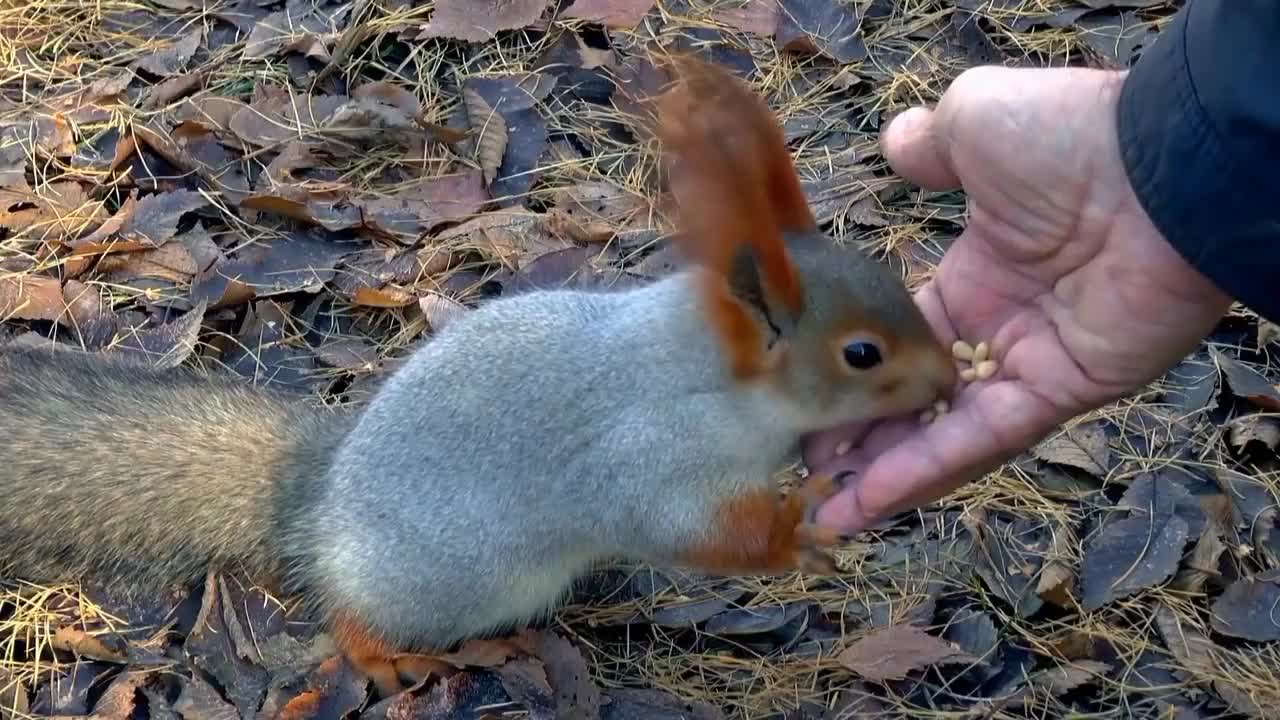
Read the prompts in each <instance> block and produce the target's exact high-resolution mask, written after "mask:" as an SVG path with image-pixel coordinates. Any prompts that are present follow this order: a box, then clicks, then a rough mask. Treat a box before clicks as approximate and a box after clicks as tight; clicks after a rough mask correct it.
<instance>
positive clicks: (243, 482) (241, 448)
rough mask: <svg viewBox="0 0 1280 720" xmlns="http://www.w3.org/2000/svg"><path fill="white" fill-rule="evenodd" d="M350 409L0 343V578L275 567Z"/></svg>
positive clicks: (141, 584)
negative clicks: (0, 345) (332, 408)
mask: <svg viewBox="0 0 1280 720" xmlns="http://www.w3.org/2000/svg"><path fill="white" fill-rule="evenodd" d="M346 427H347V419H346V418H344V417H342V416H339V415H336V414H335V413H333V412H330V411H327V410H325V409H323V408H319V407H312V406H311V405H310V404H307V403H306V402H305V401H302V400H300V399H294V398H290V397H287V396H284V395H282V394H278V393H275V392H269V391H266V390H264V389H262V388H253V387H250V386H248V385H247V384H244V383H241V382H238V381H236V380H233V379H231V378H229V377H218V376H208V377H206V376H204V375H202V374H199V373H196V372H193V371H189V370H186V369H177V370H166V371H158V372H157V371H150V370H148V369H146V368H145V367H141V366H138V365H135V364H125V363H123V362H121V361H119V360H111V359H108V358H107V357H105V356H91V355H84V354H81V353H76V352H71V351H58V352H45V351H41V352H36V351H27V352H22V351H12V350H10V351H3V350H0V548H3V551H0V577H6V578H16V577H21V578H24V579H30V580H33V581H41V582H61V581H70V580H74V579H77V578H78V577H79V576H82V575H83V576H86V578H85V579H89V580H92V581H94V582H96V583H100V584H104V585H115V584H119V585H121V586H125V587H130V588H135V589H140V588H148V589H152V588H160V587H164V586H167V585H170V584H173V583H179V582H181V583H185V582H191V581H195V580H198V579H199V578H200V577H201V576H202V575H203V574H204V573H205V572H206V571H207V570H208V569H209V568H210V567H211V566H234V567H240V568H243V569H245V570H248V571H250V572H257V573H265V574H267V575H269V576H270V578H272V579H276V578H278V577H279V573H280V572H281V570H282V563H286V562H290V558H289V555H290V552H289V551H290V549H289V548H287V547H282V546H281V545H282V543H281V542H279V541H278V538H282V537H289V536H290V533H288V530H289V524H290V523H291V522H294V521H295V518H298V517H300V516H301V515H302V514H303V513H304V512H305V508H304V507H301V506H302V505H305V503H306V498H308V497H309V496H310V492H309V491H311V490H314V489H316V488H317V487H318V486H319V484H320V483H321V482H322V481H323V479H324V476H325V469H326V467H327V466H328V462H329V456H330V454H331V452H332V450H333V448H334V447H335V446H336V445H337V443H338V441H339V438H340V437H341V434H342V433H343V432H345V429H346Z"/></svg>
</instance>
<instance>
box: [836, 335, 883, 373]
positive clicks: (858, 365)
mask: <svg viewBox="0 0 1280 720" xmlns="http://www.w3.org/2000/svg"><path fill="white" fill-rule="evenodd" d="M844 361H845V362H846V363H848V364H849V367H851V368H853V369H855V370H870V369H871V368H873V367H875V366H877V365H879V364H880V348H878V347H876V346H875V343H869V342H866V341H863V340H859V341H857V342H851V343H849V344H848V345H845V346H844Z"/></svg>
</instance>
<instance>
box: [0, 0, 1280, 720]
mask: <svg viewBox="0 0 1280 720" xmlns="http://www.w3.org/2000/svg"><path fill="white" fill-rule="evenodd" d="M1176 5H1177V3H1174V2H1161V1H1159V0H1147V1H1137V2H1135V1H1134V0H1123V1H1122V0H1115V1H1113V2H1109V1H1108V0H956V1H955V2H949V1H943V0H899V1H897V2H891V1H890V0H857V1H855V2H850V3H840V2H836V0H780V4H775V3H774V1H773V0H745V1H744V0H730V1H727V2H710V0H657V1H656V2H655V0H577V1H576V2H574V3H570V2H568V1H562V2H557V1H556V0H436V2H435V3H434V7H433V3H431V2H415V0H353V1H352V2H347V0H98V1H97V2H92V3H85V2H80V1H79V0H31V1H30V2H25V3H10V4H8V5H6V6H4V7H3V8H0V29H2V31H0V58H2V61H3V66H4V76H3V79H0V197H3V200H4V202H3V203H2V204H0V341H3V342H5V343H10V342H11V343H19V344H26V345H48V344H50V343H51V342H55V343H57V344H58V345H60V346H74V347H76V348H81V349H86V350H89V351H93V352H103V353H113V354H124V353H129V354H133V355H134V356H136V357H138V358H143V359H150V360H153V361H155V362H156V363H157V364H161V365H170V366H171V365H177V364H182V363H185V364H188V365H195V366H203V367H207V368H210V369H214V370H218V371H223V372H230V373H235V374H238V375H241V376H243V377H245V378H247V379H251V380H254V381H256V382H259V383H262V384H271V385H274V386H279V387H285V388H291V389H295V390H297V391H299V392H300V393H302V394H304V395H306V396H309V397H313V398H316V399H320V400H324V401H326V402H333V401H339V402H351V403H360V402H362V401H363V400H364V399H366V398H367V397H368V391H369V389H370V387H371V384H372V383H373V382H376V381H377V379H378V378H380V377H383V376H384V375H385V373H386V372H387V371H388V370H389V369H390V368H392V367H394V365H395V363H396V362H397V361H398V360H400V359H402V358H403V357H404V356H405V354H406V353H407V352H408V351H409V350H410V349H411V348H412V347H413V346H414V344H415V343H419V342H429V338H430V335H431V333H432V332H433V331H434V330H435V329H438V328H439V327H441V326H442V325H443V324H444V323H446V322H448V321H449V320H450V319H451V318H454V317H457V316H458V315H459V314H460V313H465V312H468V310H469V308H472V307H474V306H475V304H476V303H478V302H483V301H484V299H486V298H490V297H494V296H500V295H502V294H506V293H512V292H520V291H523V290H527V289H529V288H533V287H546V286H555V285H560V284H568V285H572V286H578V287H586V286H597V287H600V286H606V285H615V286H616V285H619V284H625V283H638V282H644V281H646V280H647V279H651V278H654V277H657V276H660V275H661V274H663V273H666V272H669V271H670V270H671V269H672V267H674V266H675V264H677V262H678V260H677V259H676V258H675V256H674V255H673V254H672V252H671V251H670V246H669V245H668V242H667V237H668V235H669V233H670V230H671V226H670V223H669V221H668V219H667V217H666V215H665V214H664V212H663V204H662V202H661V196H660V193H659V192H658V181H657V180H656V175H655V174H654V172H653V163H652V159H653V157H654V147H653V143H651V142H650V141H649V137H648V136H647V135H646V134H645V132H644V128H643V127H642V126H641V125H639V124H638V123H637V122H636V121H635V118H634V113H635V111H636V110H638V109H639V108H641V107H642V105H643V103H644V101H645V100H646V99H647V98H649V97H650V96H652V94H653V93H654V92H655V91H656V90H657V89H658V88H659V87H660V85H661V82H662V75H661V73H660V72H659V71H657V70H656V69H655V66H654V64H653V62H651V60H652V59H653V58H654V56H653V54H652V53H655V52H660V51H663V50H672V49H683V50H695V51H696V52H698V53H699V54H701V55H702V56H703V57H706V58H709V59H711V60H712V61H714V62H717V63H721V64H723V65H725V66H727V67H729V68H731V69H732V70H733V71H734V72H736V73H738V74H739V75H740V76H742V77H744V78H747V79H748V80H749V81H750V82H751V83H752V84H753V85H754V86H755V87H756V88H757V89H759V90H760V91H761V92H762V93H764V94H765V96H766V97H767V98H768V101H769V104H770V106H771V107H772V108H774V110H775V111H776V112H777V114H778V117H779V119H780V120H781V122H782V124H783V127H784V130H785V134H786V137H787V139H788V141H789V143H790V146H791V149H792V151H793V153H794V157H795V160H796V164H797V167H798V169H799V171H800V173H801V175H802V176H803V178H804V188H805V192H806V194H807V195H808V197H809V199H810V201H811V203H812V205H813V208H814V211H815V214H816V215H817V216H818V218H819V219H820V221H821V222H822V223H823V225H824V227H825V228H827V229H829V230H830V232H831V233H832V235H833V236H834V237H836V238H838V239H839V240H840V241H841V242H844V243H847V244H853V245H856V246H858V247H860V248H861V249H863V250H864V251H866V252H869V253H872V254H874V255H875V256H876V257H879V258H882V259H884V260H885V261H886V262H889V263H890V264H891V265H892V266H893V267H894V268H896V269H898V270H899V271H901V273H902V275H903V277H904V278H906V280H907V282H908V283H909V285H911V286H912V287H916V286H918V285H919V284H920V283H921V282H923V281H924V280H926V279H927V278H928V277H929V275H930V273H931V272H932V270H933V268H934V267H935V266H936V263H937V262H938V259H939V258H940V257H941V254H942V253H943V252H944V251H945V249H946V247H947V245H948V243H950V242H951V241H952V240H953V239H954V238H955V237H956V236H957V235H959V233H960V232H961V231H962V229H963V228H964V224H965V218H966V212H965V201H964V196H963V194H962V193H959V192H924V191H921V190H920V189H919V188H917V187H915V186H912V185H909V184H907V183H905V182H904V181H902V180H901V179H899V178H897V177H896V176H894V175H893V174H892V173H891V172H890V171H889V169H888V168H887V167H886V165H885V163H884V161H883V159H882V158H881V157H880V155H879V153H878V148H877V141H876V139H877V132H878V130H879V128H880V127H881V125H882V123H883V122H884V120H885V119H886V118H888V117H890V116H891V115H892V114H893V113H896V112H899V111H901V110H902V109H904V108H906V107H908V106H910V105H913V104H919V103H930V102H933V101H936V100H937V99H938V98H939V97H940V95H941V93H942V92H943V90H944V89H945V88H946V87H947V84H948V82H949V81H950V80H952V79H953V78H955V77H956V76H957V75H958V74H959V73H960V72H961V71H963V70H964V69H965V68H967V67H971V66H974V65H979V64H987V63H1003V64H1007V65H1017V66H1025V67H1033V66H1040V67H1047V66H1064V65H1077V66H1092V67H1111V68H1120V67H1125V66H1127V65H1128V64H1130V63H1131V62H1132V61H1133V60H1134V59H1135V58H1136V57H1138V55H1139V54H1140V53H1141V52H1142V50H1143V48H1144V47H1146V46H1149V45H1150V43H1151V42H1152V40H1154V39H1155V38H1156V36H1157V35H1158V33H1159V31H1160V29H1161V28H1162V27H1163V26H1164V24H1165V23H1167V22H1168V20H1169V18H1170V16H1171V15H1172V13H1173V12H1174V10H1175V6H1176ZM1278 334H1280V333H1277V332H1276V328H1275V327H1274V326H1271V325H1268V324H1266V323H1261V322H1259V320H1258V319H1257V318H1256V317H1254V316H1253V315H1251V314H1250V313H1248V312H1247V311H1245V310H1243V309H1236V310H1235V311H1234V312H1233V313H1232V314H1231V315H1230V316H1229V317H1227V318H1226V319H1224V321H1223V323H1222V324H1221V326H1220V327H1219V328H1218V331H1217V332H1216V333H1215V334H1214V335H1213V336H1212V337H1211V338H1210V339H1209V340H1208V341H1206V342H1205V343H1204V345H1203V346H1202V347H1201V348H1200V349H1199V350H1198V351H1197V352H1196V353H1194V354H1193V355H1190V356H1189V357H1187V358H1186V360H1185V361H1184V362H1183V363H1182V364H1181V365H1179V366H1178V367H1177V368H1176V369H1175V370H1174V371H1172V372H1171V373H1169V375H1168V376H1166V377H1164V378H1162V379H1161V380H1159V381H1158V382H1156V383H1154V384H1153V385H1152V386H1151V388H1150V389H1149V391H1148V392H1144V393H1142V394H1141V395H1139V396H1137V397H1135V398H1132V399H1129V400H1126V401H1123V402H1119V403H1116V404H1114V405H1112V406H1109V407H1107V408H1105V409H1104V410H1102V411H1100V412H1097V413H1094V414H1091V415H1088V416H1086V417H1082V418H1079V419H1078V420H1077V421H1074V422H1072V423H1071V424H1070V425H1069V426H1068V427H1064V428H1062V429H1061V431H1060V432H1058V433H1055V434H1054V435H1053V436H1052V437H1050V438H1048V439H1046V440H1045V441H1044V442H1043V443H1042V444H1040V445H1038V446H1037V447H1036V448H1034V449H1032V450H1031V451H1029V452H1027V453H1025V454H1024V455H1022V456H1020V457H1019V458H1017V459H1016V460H1014V461H1013V462H1010V463H1008V464H1007V465H1005V466H1004V467H1002V468H1000V469H999V470H997V471H996V472H993V473H991V474H990V475H988V476H987V477H985V478H984V479H983V480H981V481H980V482H977V483H975V484H973V485H971V486H969V487H966V488H964V489H961V490H959V491H957V492H955V493H953V494H952V495H951V496H949V497H947V498H946V499H945V500H943V501H941V502H939V503H937V504H935V505H931V506H928V507H925V508H922V509H921V510H920V511H918V512H912V513H906V514H904V515H903V516H901V517H898V518H895V519H894V521H893V522H892V523H890V524H888V526H886V527H883V528H880V529H877V530H876V531H874V532H866V533H862V534H860V535H858V536H857V538H856V539H855V541H854V542H853V543H851V544H850V545H849V546H847V547H845V548H843V549H842V550H841V551H840V555H839V560H840V563H841V567H842V574H841V575H839V576H837V577H834V578H825V577H824V578H812V577H803V576H800V575H788V576H783V577H741V578H728V579H726V578H719V579H717V578H708V577H702V576H697V575H691V574H684V573H675V572H670V571H659V570H655V569H653V568H647V567H634V568H625V567H618V568H610V569H608V570H606V571H602V572H601V573H600V574H599V575H597V576H595V577H593V578H591V579H590V581H589V582H585V583H584V585H583V587H582V588H581V589H580V590H579V591H578V593H577V594H576V595H575V597H574V598H573V600H572V602H571V603H569V604H568V605H567V606H566V607H564V608H563V609H561V610H560V611H559V612H557V614H556V615H555V617H554V619H552V620H551V621H550V622H548V623H547V624H545V625H544V626H541V627H539V628H537V629H536V630H531V631H529V632H527V633H524V634H522V635H521V636H520V637H519V638H518V639H517V640H518V641H517V642H515V643H514V644H510V645H502V646H500V645H497V644H485V643H479V644H472V645H468V646H466V647H464V648H463V649H460V650H459V651H458V653H457V655H455V656H454V657H453V659H454V660H455V661H456V662H457V664H458V665H459V666H460V667H461V668H462V671H461V672H459V673H457V674H456V675H452V676H450V677H448V678H446V679H443V680H437V679H433V680H428V681H427V682H425V683H421V684H419V685H418V686H416V687H414V688H412V689H410V690H407V691H405V692H403V693H401V694H400V695H397V696H395V697H392V698H390V699H387V700H383V701H380V702H379V701H375V700H374V699H373V698H372V696H371V694H370V688H368V687H366V686H365V684H364V683H363V682H362V681H361V680H360V678H358V677H356V676H355V675H354V674H353V673H352V672H351V669H350V668H349V667H347V666H346V665H345V663H344V662H343V661H342V660H341V659H340V658H337V657H336V656H334V655H333V654H332V652H331V647H330V646H329V645H328V644H327V642H326V638H325V637H324V636H323V635H322V634H317V633H316V632H315V629H314V627H313V626H311V625H310V624H308V623H306V622H305V618H301V619H298V618H294V617H293V615H292V614H291V613H292V610H291V609H290V608H291V607H292V606H289V605H288V604H287V599H280V601H279V602H277V600H276V599H273V598H270V597H268V596H267V595H265V594H264V593H263V592H262V591H261V590H258V589H256V588H254V587H253V586H252V584H251V583H250V582H248V581H247V580H246V579H244V578H238V577H234V576H211V577H210V578H209V579H208V580H207V582H206V583H205V584H204V585H203V586H201V587H194V588H187V589H175V591H174V593H173V594H172V595H170V596H167V597H162V598H147V599H143V600H137V599H125V598H122V597H120V596H117V595H116V594H113V593H111V592H107V591H105V590H103V589H102V588H98V587H94V586H91V585H88V584H86V585H83V586H82V585H65V586H57V587H44V586H35V585H31V584H26V583H22V582H19V581H17V580H13V581H9V582H4V583H0V589H2V590H3V591H4V594H3V595H0V718H10V717H15V718H24V717H29V716H41V717H43V716H50V715H60V716H90V715H91V716H93V717H96V718H110V719H113V720H119V719H122V718H125V717H151V718H164V717H174V716H175V715H174V714H175V713H177V714H178V715H181V716H183V717H187V718H197V719H201V720H203V719H205V718H208V719H210V720H212V719H213V718H218V719H223V718H232V717H237V716H240V717H244V718H251V717H264V718H265V717H272V716H283V717H294V718H303V717H306V718H319V717H326V718H328V717H332V718H338V717H345V716H357V715H358V716H360V717H384V716H385V717H396V718H451V717H459V718H462V717H467V718H471V717H490V718H514V717H534V718H548V717H573V718H592V717H603V718H615V719H620V718H721V717H723V718H788V719H792V720H801V719H812V720H817V719H823V720H826V719H832V720H834V719H835V718H853V717H858V718H862V717H929V718H950V717H954V718H975V717H990V718H1000V717H1068V716H1070V717H1118V716H1127V717H1152V718H1154V717H1162V718H1163V717H1178V718H1196V717H1203V718H1210V717H1277V713H1280V710H1278V709H1277V708H1280V642H1278V641H1280V619H1277V617H1278V615H1280V611H1278V610H1277V607H1280V528H1278V524H1280V523H1278V513H1277V502H1278V500H1280V480H1278V479H1277V478H1278V477H1280V475H1278V474H1277V462H1276V460H1277V458H1276V448H1277V444H1278V443H1280V419H1278V418H1280V416H1277V415H1275V413H1276V412H1278V411H1280V390H1278V389H1277V385H1276V383H1277V381H1278V380H1280V370H1278V369H1277V368H1276V366H1275V362H1274V361H1275V359H1276V357H1277V353H1276V345H1275V344H1274V341H1275V339H1276V337H1277V335H1278ZM500 401H501V399H499V398H495V402H500ZM67 431H68V432H74V431H75V429H74V428H67ZM0 442H3V439H2V438H0ZM119 451H120V452H128V449H127V448H120V449H119ZM50 472H51V473H56V472H57V468H56V467H51V468H50ZM0 495H3V488H0ZM48 531H49V532H51V533H56V532H58V531H59V529H58V528H49V529H48ZM0 552H2V549H0ZM91 580H92V579H86V583H88V582H91ZM281 603H286V604H284V605H282V604H281Z"/></svg>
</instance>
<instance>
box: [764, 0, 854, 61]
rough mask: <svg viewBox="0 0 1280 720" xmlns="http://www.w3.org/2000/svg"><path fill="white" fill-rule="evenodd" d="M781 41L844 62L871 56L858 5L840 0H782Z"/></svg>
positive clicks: (796, 49)
mask: <svg viewBox="0 0 1280 720" xmlns="http://www.w3.org/2000/svg"><path fill="white" fill-rule="evenodd" d="M780 3H781V6H780V7H781V11H780V12H779V13H778V29H777V31H776V33H775V35H774V37H775V39H776V40H777V42H778V45H779V46H781V47H782V48H783V49H785V50H788V51H791V52H803V53H811V54H812V53H817V54H821V55H825V56H827V57H829V58H831V59H832V60H835V61H837V62H840V63H854V62H858V61H860V60H865V59H866V58H867V46H866V44H865V43H864V42H863V41H862V22H861V20H862V19H861V17H859V15H858V8H857V6H856V5H853V4H850V3H843V2H839V0H780Z"/></svg>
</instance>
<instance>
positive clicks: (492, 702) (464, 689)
mask: <svg viewBox="0 0 1280 720" xmlns="http://www.w3.org/2000/svg"><path fill="white" fill-rule="evenodd" d="M510 705H511V702H510V698H509V697H508V696H507V695H506V694H505V693H504V692H503V685H502V683H500V682H499V681H498V679H497V678H496V677H495V676H494V675H493V674H491V673H457V674H455V675H450V676H448V677H445V678H441V679H440V680H439V682H435V683H433V684H432V685H431V686H430V688H429V689H426V690H423V689H416V690H409V691H406V692H401V693H397V694H395V695H393V696H391V697H390V698H387V699H386V700H382V701H381V702H379V703H377V704H376V705H374V706H373V707H371V708H369V709H367V710H364V711H363V712H361V713H360V716H359V717H360V718H361V720H455V718H467V720H490V718H494V720H496V719H497V718H501V717H502V715H503V714H504V710H502V708H504V707H510ZM526 717H529V718H530V720H534V719H535V718H539V717H547V716H539V715H530V716H526Z"/></svg>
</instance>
